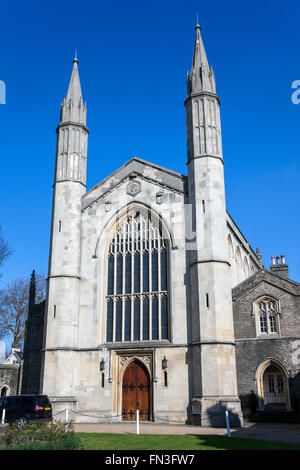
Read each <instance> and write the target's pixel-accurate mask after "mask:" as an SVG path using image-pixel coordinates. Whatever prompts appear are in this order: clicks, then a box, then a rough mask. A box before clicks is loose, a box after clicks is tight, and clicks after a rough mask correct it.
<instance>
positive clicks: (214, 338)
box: [41, 25, 240, 425]
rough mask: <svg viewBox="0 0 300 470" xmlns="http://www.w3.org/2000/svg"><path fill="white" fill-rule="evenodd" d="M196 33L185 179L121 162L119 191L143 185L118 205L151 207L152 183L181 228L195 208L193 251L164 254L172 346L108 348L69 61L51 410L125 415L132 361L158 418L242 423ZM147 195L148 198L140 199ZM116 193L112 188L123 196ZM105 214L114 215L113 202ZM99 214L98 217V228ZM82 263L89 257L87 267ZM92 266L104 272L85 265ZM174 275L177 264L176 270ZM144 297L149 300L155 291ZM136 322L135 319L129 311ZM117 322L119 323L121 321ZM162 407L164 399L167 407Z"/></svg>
mask: <svg viewBox="0 0 300 470" xmlns="http://www.w3.org/2000/svg"><path fill="white" fill-rule="evenodd" d="M200 30H201V28H200V26H199V25H197V26H196V40H195V46H194V55H193V62H192V68H191V72H190V73H188V74H187V90H188V96H187V99H186V101H185V107H186V123H187V154H188V161H187V166H188V177H185V176H183V175H179V174H178V173H175V172H174V173H172V174H171V172H170V170H168V186H167V185H166V184H164V185H163V184H162V183H163V182H164V178H167V176H164V175H165V174H166V171H167V170H164V169H161V167H157V168H156V170H155V171H156V173H155V174H156V175H158V176H155V178H156V179H157V181H154V182H153V184H152V183H151V181H150V180H151V175H152V173H151V172H150V170H149V171H148V170H147V169H148V166H147V165H148V163H147V162H143V161H142V160H138V159H136V160H135V161H134V162H133V163H132V162H129V163H128V164H126V165H127V166H126V168H130V167H131V166H134V165H135V171H134V172H131V173H130V174H128V175H127V174H126V171H127V170H126V168H125V170H126V171H125V170H122V171H121V170H120V174H122V178H123V177H124V182H125V185H126V184H128V181H127V179H126V178H129V179H130V178H132V177H133V176H132V174H133V173H134V180H135V181H137V182H138V184H139V185H140V186H139V187H140V189H139V190H140V194H139V195H133V194H129V193H128V190H127V192H126V190H125V189H124V198H125V196H126V198H127V197H128V201H129V202H130V201H132V204H135V205H136V206H138V205H139V204H140V205H141V204H143V203H144V204H145V205H147V204H149V205H150V201H147V197H148V198H149V197H152V196H149V195H151V194H152V193H151V191H152V189H151V188H152V187H153V186H154V183H155V184H156V185H157V184H158V183H159V184H161V185H162V186H163V188H164V189H163V193H162V194H163V195H164V196H165V197H166V198H167V197H168V194H167V193H168V191H170V192H171V191H172V190H173V189H174V188H175V186H176V185H177V186H176V191H177V192H176V191H175V193H176V195H175V196H174V197H177V198H180V197H181V201H182V222H181V223H182V225H184V224H185V221H184V219H185V218H186V213H185V208H184V207H185V203H186V202H188V205H189V207H191V208H192V221H193V222H192V225H193V227H195V232H196V237H195V243H194V244H193V245H192V246H190V247H189V248H187V245H184V243H183V244H182V246H181V245H180V244H179V245H178V247H173V248H172V249H171V250H170V254H169V255H168V256H169V258H168V259H169V269H170V272H169V292H168V295H169V298H170V302H169V329H170V335H169V341H168V342H166V340H164V341H157V342H156V343H155V342H154V341H148V342H143V341H142V338H140V341H138V342H134V341H132V342H130V343H126V342H125V343H123V344H121V343H120V342H119V343H116V344H107V342H106V339H105V326H103V325H105V322H106V310H105V309H106V305H105V302H104V301H103V299H102V297H105V287H104V288H103V290H101V289H102V288H101V286H100V287H99V285H100V284H101V282H102V281H103V282H104V285H105V276H106V274H105V273H106V271H105V268H104V267H103V266H102V265H104V264H105V263H106V259H105V257H102V258H101V257H99V260H98V261H97V260H95V259H92V256H91V255H92V247H91V248H90V249H87V246H88V245H89V244H91V245H92V244H93V243H94V241H93V240H94V239H95V240H96V238H93V236H94V235H93V233H95V237H96V236H98V235H97V234H96V232H97V231H99V230H98V229H99V226H98V227H97V225H96V224H95V225H93V224H94V222H92V220H91V219H89V218H88V217H92V215H93V210H92V209H91V210H90V212H89V215H87V214H86V212H85V210H84V208H85V207H87V204H84V203H83V201H85V200H86V194H87V193H86V166H87V165H86V164H87V142H88V134H89V130H88V128H87V126H86V112H87V108H86V104H85V103H84V102H83V99H82V93H81V86H80V80H79V74H78V60H77V59H76V58H75V59H74V61H73V71H72V76H71V80H70V84H69V88H68V92H67V96H66V98H65V99H64V100H63V102H62V105H61V116H60V123H59V125H58V127H57V148H56V165H55V180H54V191H53V212H52V227H51V242H50V259H49V273H48V292H47V306H46V309H47V310H46V315H47V324H46V330H45V341H44V343H45V344H44V361H43V370H42V390H41V392H42V393H46V394H48V395H49V396H50V398H51V400H52V403H53V404H54V408H55V406H56V408H57V409H60V407H61V408H62V407H70V408H72V407H73V409H77V410H85V411H86V410H98V411H99V412H100V411H101V412H102V413H104V412H105V413H106V414H107V417H108V419H109V417H110V416H113V415H114V414H115V413H116V412H117V411H118V410H122V377H123V375H122V374H123V373H124V370H123V367H125V365H126V364H127V362H126V361H128V360H129V359H128V358H130V357H131V358H132V360H136V361H140V364H142V366H143V367H144V368H145V370H146V369H147V370H146V372H147V374H148V375H149V381H150V382H149V383H150V386H149V387H150V391H149V394H150V395H149V397H150V398H149V403H150V405H149V406H150V408H151V413H152V414H151V416H154V415H155V413H156V414H158V412H159V411H160V412H161V413H164V416H165V417H173V418H174V417H175V418H176V419H178V421H186V420H188V421H189V422H191V423H195V424H203V425H209V424H211V425H219V424H220V423H223V419H224V410H225V409H230V410H231V412H232V414H233V415H234V416H235V417H237V418H238V420H239V418H240V401H239V399H238V396H237V380H236V363H235V344H234V331H233V314H232V297H231V287H232V285H231V273H230V269H231V267H230V262H229V259H228V247H227V225H226V207H225V188H224V172H223V166H224V165H223V156H222V141H221V126H220V102H219V99H218V96H217V94H216V85H215V76H214V72H213V70H212V68H211V67H210V66H209V64H208V61H207V57H206V53H205V49H204V45H203V41H202V37H201V32H200ZM138 165H139V168H140V167H141V166H142V165H144V166H145V168H146V170H147V171H148V173H147V174H148V175H150V176H148V177H147V178H148V179H145V178H144V179H143V175H142V173H141V172H139V171H137V170H136V168H138ZM153 167H155V165H152V168H153ZM122 168H123V167H122ZM128 171H129V170H128ZM164 172H165V173H164ZM170 174H171V176H170ZM172 178H173V179H172ZM121 182H122V180H121ZM182 182H185V183H187V184H186V185H185V187H186V189H185V190H184V191H183V190H182V192H181V193H180V191H179V190H178V188H179V187H181V186H180V184H181V183H182ZM151 184H152V186H151ZM147 185H149V190H147V191H146V189H147V188H148V186H147ZM98 186H99V185H97V187H95V188H96V189H95V188H92V189H91V190H90V191H89V194H92V195H93V194H95V193H96V195H98V194H99V191H100V190H101V184H100V186H99V187H100V189H99V188H98ZM121 186H122V185H121ZM121 186H120V184H119V186H118V188H120V187H121ZM150 186H151V187H150ZM126 187H127V186H126ZM137 187H138V186H137ZM124 188H125V187H124ZM156 188H157V186H156ZM143 189H145V193H144V194H143ZM156 190H157V189H156ZM97 191H98V192H97ZM118 191H121V189H118ZM110 194H112V190H111V188H110ZM122 194H123V193H122ZM147 195H148V196H147ZM100 196H101V197H102V198H104V199H105V197H107V196H106V195H105V194H104V192H103V194H100ZM100 196H99V197H100ZM97 197H98V196H97ZM122 197H123V196H122ZM133 197H134V198H135V199H132V198H133ZM130 198H131V199H130ZM104 199H103V200H104ZM94 200H95V201H97V200H98V199H97V198H95V199H94ZM99 200H100V199H99ZM124 201H125V199H124ZM126 201H127V199H126ZM105 204H106V205H105V207H109V206H108V205H107V204H108V203H105ZM109 204H111V206H112V207H113V200H110V202H109ZM128 204H129V203H128ZM130 204H131V202H130ZM94 205H95V209H94V211H95V212H94V214H96V213H97V211H98V209H97V207H96V203H95V204H94ZM99 207H100V206H99ZM101 210H102V209H101V208H99V211H101ZM103 210H104V209H103ZM105 210H106V209H105ZM99 213H100V212H99ZM106 215H107V214H106V212H103V218H104V217H106ZM111 215H112V214H111ZM95 217H96V216H95ZM101 217H102V216H100V219H99V220H101ZM107 220H109V219H107ZM89 227H90V228H89ZM176 248H177V250H176ZM100 250H101V246H100ZM87 253H88V255H87ZM87 256H89V258H90V259H89V260H88V261H87V259H86V258H87ZM94 258H95V257H94ZM97 262H99V263H100V264H99V265H96V264H94V265H92V263H97ZM101 263H102V265H101ZM170 265H172V266H173V268H172V270H171V268H170ZM171 271H173V272H171ZM102 277H103V278H104V280H103V279H102ZM99 283H100V284H99ZM176 283H177V284H176ZM98 284H99V285H98ZM177 285H178V286H179V287H178V289H177V287H176V286H177ZM176 291H177V292H176ZM101 292H102V294H101ZM151 295H154V296H155V295H156V293H154V294H151ZM157 295H160V294H159V293H158V294H157ZM164 295H165V293H164ZM176 295H180V298H179V300H178V302H177V301H174V299H176ZM172 299H173V300H172ZM117 300H118V299H117ZM179 306H180V307H179ZM150 313H151V312H150ZM132 315H133V316H132V319H133V320H132V321H134V318H135V317H134V315H135V313H134V312H133V313H132ZM153 315H154V314H153ZM121 316H122V315H121ZM121 316H120V318H121ZM150 316H151V315H150ZM114 321H117V320H116V317H114ZM120 321H121V320H120ZM144 321H145V320H144ZM89 325H90V326H89ZM124 351H125V352H124ZM172 355H173V357H176V358H177V359H176V361H173V362H172V360H171V358H172ZM146 356H147V359H145V357H146ZM162 357H164V358H166V357H167V358H168V364H169V366H168V367H169V369H168V371H169V376H170V378H169V381H168V384H167V385H166V382H165V383H164V384H163V383H160V370H161V365H160V363H161V358H162ZM101 360H102V361H103V362H102V364H106V365H107V368H106V369H104V372H106V371H107V374H108V375H107V377H106V376H105V380H106V379H107V382H102V388H105V387H106V388H105V390H104V391H103V390H100V388H101V387H100V385H99V383H98V374H99V371H98V364H99V363H100V362H101ZM143 361H144V362H143ZM103 367H104V366H103ZM108 369H109V370H108ZM87 371H88V372H87ZM146 372H145V373H146ZM97 387H98V388H97ZM123 391H124V387H123ZM102 392H103V393H102ZM101 393H102V395H101ZM159 397H161V399H160V398H159ZM163 397H164V398H163ZM162 400H165V403H164V405H162V403H161V402H162ZM100 414H101V413H100Z"/></svg>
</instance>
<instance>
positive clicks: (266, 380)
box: [257, 359, 290, 410]
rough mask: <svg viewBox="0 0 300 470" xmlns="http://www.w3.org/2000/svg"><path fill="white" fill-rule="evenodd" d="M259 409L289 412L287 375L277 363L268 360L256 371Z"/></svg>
mask: <svg viewBox="0 0 300 470" xmlns="http://www.w3.org/2000/svg"><path fill="white" fill-rule="evenodd" d="M257 378H258V394H259V396H260V399H261V400H260V401H261V403H260V408H261V409H264V410H289V409H290V400H289V387H288V380H287V374H286V371H285V369H284V367H283V366H281V364H279V363H278V362H277V361H274V360H271V359H270V360H268V361H266V362H265V363H264V364H262V365H261V366H260V368H259V370H258V377H257Z"/></svg>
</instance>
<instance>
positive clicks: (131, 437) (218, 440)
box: [76, 432, 300, 450]
mask: <svg viewBox="0 0 300 470" xmlns="http://www.w3.org/2000/svg"><path fill="white" fill-rule="evenodd" d="M76 435H77V436H78V437H79V439H80V441H81V445H82V447H83V449H85V450H300V445H297V444H286V443H281V442H270V441H258V440H255V439H246V438H245V439H244V438H238V437H231V438H228V437H226V436H203V435H199V436H196V435H188V436H185V435H183V436H182V435H174V434H173V435H157V434H139V435H136V434H105V433H103V434H102V433H80V432H79V433H76Z"/></svg>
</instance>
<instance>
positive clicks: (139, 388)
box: [122, 360, 150, 421]
mask: <svg viewBox="0 0 300 470" xmlns="http://www.w3.org/2000/svg"><path fill="white" fill-rule="evenodd" d="M136 410H139V415H140V420H141V421H149V420H150V377H149V373H148V371H147V369H146V367H145V366H144V365H143V364H142V363H141V362H140V361H138V360H134V361H132V362H130V364H128V366H127V368H126V370H125V372H124V375H123V383H122V420H123V421H136Z"/></svg>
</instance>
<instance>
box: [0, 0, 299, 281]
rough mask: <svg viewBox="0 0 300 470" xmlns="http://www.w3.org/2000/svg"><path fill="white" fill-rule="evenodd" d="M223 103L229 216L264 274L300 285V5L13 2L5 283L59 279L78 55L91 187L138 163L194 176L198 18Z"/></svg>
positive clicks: (1, 148)
mask: <svg viewBox="0 0 300 470" xmlns="http://www.w3.org/2000/svg"><path fill="white" fill-rule="evenodd" d="M197 12H198V14H199V23H200V24H201V25H202V35H203V39H204V43H205V47H206V52H207V55H208V60H209V62H210V64H212V65H213V68H214V70H215V74H216V81H217V92H218V94H219V97H220V99H221V120H222V136H223V151H224V161H225V178H226V198H227V208H228V210H229V212H230V214H231V215H232V217H233V218H234V219H235V221H236V223H237V224H238V226H239V227H240V229H241V230H242V232H243V233H244V235H245V237H246V238H247V240H248V241H249V242H250V244H251V246H252V247H253V248H254V249H255V248H256V247H259V248H260V250H261V253H262V255H263V262H264V264H265V266H266V267H269V265H270V257H271V256H272V255H274V256H276V255H281V254H285V255H286V260H287V262H288V263H289V266H290V276H291V278H292V279H294V280H297V281H300V253H299V239H300V237H299V232H300V221H299V207H300V197H299V185H300V178H299V174H300V163H299V155H300V139H299V132H300V104H299V105H295V104H293V103H292V101H291V95H292V92H293V90H292V88H291V84H292V82H293V81H294V80H297V79H300V61H299V45H300V30H299V14H300V5H299V2H298V4H297V2H296V1H293V2H291V1H285V2H283V1H280V2H278V1H274V0H273V1H264V2H261V1H257V0H252V1H251V2H240V1H239V2H235V1H230V0H229V1H226V2H224V1H218V0H217V1H215V2H213V3H212V2H200V1H194V0H191V1H183V0H180V1H179V0H172V1H169V0H167V1H157V0H154V1H151V2H140V1H139V2H138V1H131V0H128V1H126V2H125V1H119V0H116V1H114V2H104V1H99V0H98V1H90V0H86V1H85V2H84V3H83V2H82V1H80V2H79V1H72V2H71V1H68V0H66V1H64V2H59V1H56V0H55V1H54V0H52V1H51V2H40V1H30V0H28V1H26V2H25V1H16V2H14V3H11V4H8V2H6V3H5V4H3V3H2V6H1V30H0V40H1V48H0V80H3V81H5V83H6V87H7V104H5V105H0V123H1V126H0V158H1V186H0V191H1V198H0V201H1V212H0V224H1V225H2V227H3V233H4V236H5V238H6V239H7V241H8V242H9V243H10V245H11V247H12V249H13V255H12V256H11V258H10V259H9V261H8V262H7V263H6V265H5V266H4V268H3V269H2V271H3V277H2V279H1V281H0V284H1V285H2V286H3V285H4V284H5V283H6V282H8V281H9V280H11V279H13V278H15V277H18V276H26V275H29V274H30V273H31V271H32V269H35V270H36V271H39V272H44V273H46V272H47V264H48V250H49V235H50V216H51V202H52V184H53V174H54V159H55V143H56V134H55V129H56V126H57V124H58V119H59V110H60V102H61V100H62V99H63V97H64V96H65V94H66V91H67V86H68V81H69V79H70V74H71V69H72V59H73V56H74V49H75V47H77V48H78V57H79V71H80V78H81V85H82V90H83V95H84V99H86V100H87V107H88V127H89V128H90V136H89V149H88V181H87V184H88V188H91V187H92V186H94V185H95V184H97V183H98V182H99V181H101V180H102V179H103V178H104V177H106V176H107V175H108V174H110V173H111V172H113V171H114V170H115V169H117V168H118V167H119V166H121V165H122V164H123V163H125V162H126V161H127V160H129V159H130V158H132V157H133V156H134V155H136V156H138V157H141V158H144V159H145V160H149V161H152V162H154V163H157V164H160V165H162V166H165V167H168V168H171V169H173V170H176V171H179V172H182V173H184V174H186V173H187V167H186V133H185V132H186V131H185V129H186V128H185V110H184V105H183V102H184V99H185V97H186V86H185V77H186V71H187V70H188V69H190V66H191V60H192V52H193V45H194V36H195V30H194V26H195V22H196V13H197Z"/></svg>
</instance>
